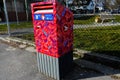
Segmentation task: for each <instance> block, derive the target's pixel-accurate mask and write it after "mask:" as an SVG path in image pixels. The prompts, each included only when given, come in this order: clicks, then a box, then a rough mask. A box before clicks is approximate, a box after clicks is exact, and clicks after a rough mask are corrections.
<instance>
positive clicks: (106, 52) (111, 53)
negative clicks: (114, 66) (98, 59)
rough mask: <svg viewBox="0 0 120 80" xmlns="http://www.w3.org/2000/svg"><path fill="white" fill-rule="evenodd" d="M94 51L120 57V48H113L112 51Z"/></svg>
mask: <svg viewBox="0 0 120 80" xmlns="http://www.w3.org/2000/svg"><path fill="white" fill-rule="evenodd" d="M93 52H95V53H98V54H106V55H110V56H116V57H119V58H120V50H113V51H112V50H111V51H107V50H93Z"/></svg>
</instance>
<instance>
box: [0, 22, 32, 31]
mask: <svg viewBox="0 0 120 80" xmlns="http://www.w3.org/2000/svg"><path fill="white" fill-rule="evenodd" d="M24 28H32V22H20V23H19V24H16V23H11V24H10V29H11V30H15V29H24ZM4 31H7V25H6V24H3V25H0V32H4Z"/></svg>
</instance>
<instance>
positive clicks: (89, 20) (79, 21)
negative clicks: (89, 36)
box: [74, 15, 120, 25]
mask: <svg viewBox="0 0 120 80" xmlns="http://www.w3.org/2000/svg"><path fill="white" fill-rule="evenodd" d="M97 16H98V15H93V16H83V17H80V18H78V19H74V24H81V25H86V24H93V23H94V22H95V18H96V17H97ZM114 17H115V20H114V22H120V15H114ZM109 21H111V20H109Z"/></svg>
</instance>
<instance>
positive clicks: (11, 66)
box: [0, 42, 51, 80]
mask: <svg viewBox="0 0 120 80" xmlns="http://www.w3.org/2000/svg"><path fill="white" fill-rule="evenodd" d="M0 80H51V79H50V78H47V77H46V76H44V75H42V74H40V73H38V71H37V65H36V55H35V54H34V53H30V52H27V51H24V50H21V49H17V48H14V47H11V46H9V45H6V44H3V43H1V42H0Z"/></svg>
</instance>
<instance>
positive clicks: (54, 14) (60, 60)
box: [31, 0, 73, 80]
mask: <svg viewBox="0 0 120 80" xmlns="http://www.w3.org/2000/svg"><path fill="white" fill-rule="evenodd" d="M31 9H32V18H33V25H34V36H35V44H36V50H37V52H38V53H37V60H38V68H39V71H40V72H43V73H44V74H46V75H48V76H51V77H53V78H55V79H57V80H59V79H60V78H61V77H63V76H64V75H65V74H66V73H67V72H68V71H69V70H70V69H71V65H72V61H73V55H72V52H73V14H72V12H71V11H70V10H69V9H68V8H66V7H65V6H63V5H61V4H60V3H59V2H57V1H51V0H50V1H49V0H48V1H47V2H37V3H33V4H31Z"/></svg>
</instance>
